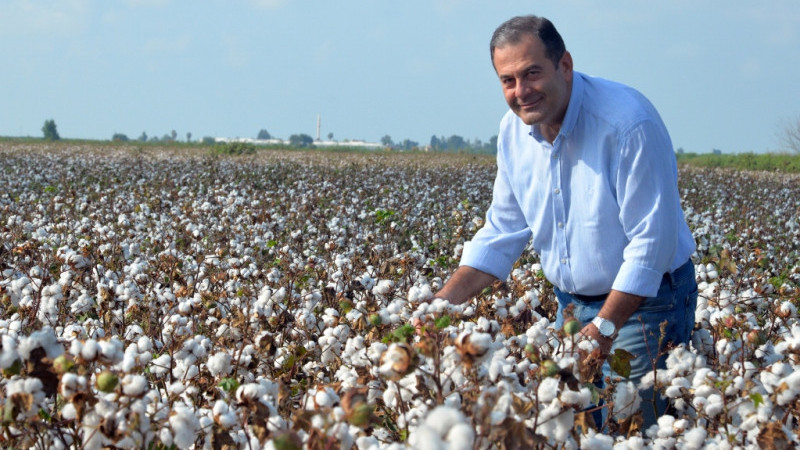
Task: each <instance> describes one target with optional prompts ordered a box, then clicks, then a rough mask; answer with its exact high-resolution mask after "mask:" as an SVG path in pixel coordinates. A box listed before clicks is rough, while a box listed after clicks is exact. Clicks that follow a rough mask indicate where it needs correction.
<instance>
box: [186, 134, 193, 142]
mask: <svg viewBox="0 0 800 450" xmlns="http://www.w3.org/2000/svg"><path fill="white" fill-rule="evenodd" d="M186 142H192V133H191V132H187V133H186Z"/></svg>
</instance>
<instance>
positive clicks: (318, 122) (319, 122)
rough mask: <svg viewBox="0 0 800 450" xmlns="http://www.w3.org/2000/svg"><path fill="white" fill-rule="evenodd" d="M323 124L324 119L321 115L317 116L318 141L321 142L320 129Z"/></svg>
mask: <svg viewBox="0 0 800 450" xmlns="http://www.w3.org/2000/svg"><path fill="white" fill-rule="evenodd" d="M321 122H322V117H321V116H320V115H319V114H317V140H318V141H319V140H320V139H319V127H320V124H321Z"/></svg>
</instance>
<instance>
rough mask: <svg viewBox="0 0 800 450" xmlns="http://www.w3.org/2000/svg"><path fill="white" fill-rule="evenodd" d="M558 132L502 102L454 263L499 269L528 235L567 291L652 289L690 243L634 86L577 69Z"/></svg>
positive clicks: (660, 131)
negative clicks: (490, 162)
mask: <svg viewBox="0 0 800 450" xmlns="http://www.w3.org/2000/svg"><path fill="white" fill-rule="evenodd" d="M573 75H574V76H573V84H572V94H571V96H570V101H569V105H568V107H567V112H566V115H565V117H564V121H563V123H562V125H561V129H560V132H559V134H558V136H557V137H556V139H555V140H554V141H553V143H552V144H550V143H549V142H548V141H547V140H546V139H544V137H543V136H542V135H541V133H539V129H538V126H535V125H534V126H530V125H525V124H524V123H523V122H522V121H521V120H520V119H519V117H517V115H516V114H514V113H513V112H512V111H508V113H506V115H505V116H504V117H503V119H502V121H501V123H500V133H499V135H498V141H497V177H496V179H495V183H494V193H493V198H492V203H491V205H490V207H489V210H488V211H487V213H486V222H485V223H484V226H483V227H482V228H481V229H480V230H478V232H477V233H476V234H475V236H474V237H473V239H472V240H471V241H469V242H467V243H466V244H465V245H464V251H463V254H462V258H461V264H462V265H467V266H470V267H474V268H476V269H478V270H481V271H483V272H486V273H489V274H492V275H494V276H496V277H497V278H499V279H501V280H505V279H506V278H507V277H508V274H509V273H510V271H511V268H512V266H513V264H514V262H515V261H516V260H517V258H519V256H520V254H521V253H522V251H523V250H524V249H525V247H526V245H527V244H528V243H529V242H530V241H531V238H532V247H533V250H534V251H535V252H536V253H538V254H539V256H540V259H541V263H542V269H543V271H544V274H545V276H546V277H547V279H548V280H550V282H552V283H553V284H554V285H555V286H556V287H558V288H559V289H561V290H562V291H564V292H569V293H576V294H583V295H600V294H605V293H608V292H609V291H610V290H611V289H615V290H619V291H622V292H627V293H629V294H634V295H640V296H644V297H652V296H655V295H656V293H657V292H658V288H659V286H660V284H661V279H662V277H663V275H664V274H665V273H666V272H671V271H673V270H675V269H677V268H678V267H680V266H681V265H682V264H683V263H685V262H686V261H687V260H688V259H689V257H690V256H691V255H692V253H694V250H695V243H694V239H693V238H692V233H691V231H690V230H689V227H688V225H687V224H686V220H685V219H684V216H683V211H682V209H681V205H680V195H679V192H678V171H677V166H676V162H675V155H674V153H673V150H672V142H671V140H670V137H669V134H668V133H667V129H666V127H665V126H664V123H663V122H662V121H661V118H660V117H659V115H658V112H657V111H656V110H655V108H654V107H653V105H652V104H651V103H650V102H649V101H648V100H647V99H646V98H645V97H644V96H643V95H642V94H640V93H639V92H637V91H636V90H634V89H632V88H630V87H627V86H624V85H622V84H619V83H614V82H611V81H608V80H603V79H600V78H593V77H589V76H587V75H584V74H581V73H579V72H574V73H573Z"/></svg>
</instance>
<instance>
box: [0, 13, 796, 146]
mask: <svg viewBox="0 0 800 450" xmlns="http://www.w3.org/2000/svg"><path fill="white" fill-rule="evenodd" d="M522 14H537V15H541V16H544V17H547V18H549V19H550V20H552V21H553V23H554V24H555V25H556V27H557V28H558V30H559V32H560V33H561V35H562V37H563V38H564V41H565V43H566V46H567V50H569V51H570V53H571V54H572V57H573V61H574V64H575V70H577V71H580V72H583V73H586V74H589V75H594V76H599V77H603V78H608V79H612V80H615V81H620V82H623V83H625V84H628V85H630V86H632V87H634V88H636V89H638V90H639V91H641V92H642V93H644V94H645V96H647V97H648V98H649V99H650V100H651V101H652V102H653V104H654V105H655V106H656V108H657V109H658V110H659V112H660V114H661V116H662V118H663V119H664V122H665V123H666V125H667V128H668V129H669V131H670V133H671V136H672V141H673V145H674V147H675V148H676V149H677V148H682V149H684V151H686V152H697V153H706V152H711V151H712V150H713V149H720V150H721V151H723V152H725V153H737V152H757V153H760V152H768V151H779V150H780V136H781V132H782V130H783V129H785V127H786V126H787V124H788V123H790V122H791V121H796V120H800V87H798V84H800V64H799V63H800V2H798V1H797V0H774V1H764V2H753V1H742V0H728V1H719V0H705V1H695V0H671V1H654V2H650V1H641V0H624V1H623V0H605V1H588V0H581V1H578V0H566V1H558V2H555V1H552V0H550V1H519V0H516V1H506V0H493V1H491V2H489V1H485V0H427V1H423V0H405V1H385V0H363V1H355V0H336V1H329V0H328V1H322V0H305V1H300V0H224V1H223V0H202V1H189V0H2V2H0V61H2V63H1V64H0V136H36V137H41V136H42V131H41V128H42V125H43V124H44V121H45V120H48V119H52V120H54V121H55V122H56V125H57V127H58V132H59V134H60V135H61V137H62V138H81V139H110V138H111V136H112V135H113V134H114V133H123V134H126V135H127V136H128V137H130V138H136V137H138V136H139V135H141V134H142V132H145V133H147V135H148V136H159V137H160V136H163V135H165V134H169V133H171V132H172V130H175V131H176V132H177V134H178V137H179V139H185V138H186V134H187V133H191V134H192V138H193V139H195V140H196V139H200V138H202V137H204V136H215V137H252V138H255V137H256V135H257V134H258V132H259V130H261V129H266V130H267V131H268V132H269V133H270V134H271V135H272V136H274V137H278V138H283V139H288V137H289V136H290V135H292V134H301V133H302V134H308V135H310V136H312V137H316V133H317V131H316V127H317V118H318V117H320V130H321V133H320V135H321V137H322V138H323V139H326V138H327V137H328V135H329V133H332V134H333V138H334V139H335V140H345V139H350V140H354V139H360V140H366V141H370V142H378V141H380V139H381V138H382V137H383V136H386V135H388V136H390V137H391V138H392V139H393V140H394V141H395V142H400V141H402V140H404V139H410V140H412V141H417V142H419V143H420V144H423V145H425V144H428V143H429V142H430V139H431V136H433V135H436V136H440V137H441V136H445V137H448V136H451V135H459V136H461V137H463V138H465V139H469V140H472V141H474V140H477V139H479V140H481V141H483V142H487V141H488V140H489V138H490V137H491V136H493V135H496V134H497V129H498V124H499V121H500V118H501V117H502V115H503V114H504V113H505V112H506V111H507V110H508V106H507V105H506V103H505V100H504V99H503V96H502V93H501V90H500V84H499V82H498V80H497V77H496V74H495V72H494V69H493V68H492V65H491V61H490V59H489V50H488V42H489V39H490V37H491V34H492V32H493V31H494V29H495V28H496V27H497V26H498V25H499V24H500V23H502V22H503V21H505V20H506V19H508V18H510V17H512V16H516V15H522Z"/></svg>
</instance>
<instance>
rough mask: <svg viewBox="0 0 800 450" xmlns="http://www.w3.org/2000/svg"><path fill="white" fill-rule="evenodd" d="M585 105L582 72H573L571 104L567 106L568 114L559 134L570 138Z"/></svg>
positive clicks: (565, 115)
mask: <svg viewBox="0 0 800 450" xmlns="http://www.w3.org/2000/svg"><path fill="white" fill-rule="evenodd" d="M582 103H583V74H582V73H580V72H575V71H573V72H572V93H571V94H570V96H569V104H568V105H567V112H566V114H564V121H563V122H562V123H561V129H560V130H559V131H558V134H560V135H564V136H569V134H570V133H572V130H573V129H574V128H575V123H576V122H577V121H578V113H579V112H580V110H581V106H582Z"/></svg>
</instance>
